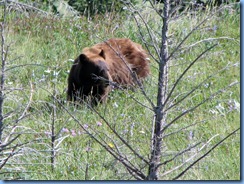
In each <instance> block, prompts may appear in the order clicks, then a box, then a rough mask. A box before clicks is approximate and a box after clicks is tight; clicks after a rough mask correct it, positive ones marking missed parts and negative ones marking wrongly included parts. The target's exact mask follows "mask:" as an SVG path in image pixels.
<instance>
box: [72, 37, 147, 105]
mask: <svg viewBox="0 0 244 184" xmlns="http://www.w3.org/2000/svg"><path fill="white" fill-rule="evenodd" d="M149 73H150V68H149V58H148V55H147V53H146V51H145V50H144V49H143V48H142V46H141V45H140V44H137V43H135V42H132V41H131V40H130V39H125V38H113V39H109V40H107V41H105V42H103V43H98V44H96V45H94V46H92V47H89V48H84V49H83V50H82V54H80V56H79V57H78V58H76V59H75V61H74V64H73V65H72V67H71V70H70V73H69V77H68V91H67V100H69V101H82V100H85V99H87V98H88V97H91V100H92V102H93V103H95V104H97V102H105V101H106V97H107V95H108V93H109V91H110V90H111V87H114V86H119V87H129V86H135V85H136V84H137V81H140V80H142V79H144V78H145V77H147V76H148V75H149Z"/></svg>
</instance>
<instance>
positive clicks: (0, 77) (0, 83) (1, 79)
mask: <svg viewBox="0 0 244 184" xmlns="http://www.w3.org/2000/svg"><path fill="white" fill-rule="evenodd" d="M6 6H7V1H5V2H4V10H3V17H2V19H3V21H2V22H1V74H0V144H1V142H2V131H3V102H4V92H3V91H4V83H5V62H6V57H7V51H5V49H4V47H5V37H4V29H5V20H6Z"/></svg>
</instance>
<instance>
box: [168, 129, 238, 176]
mask: <svg viewBox="0 0 244 184" xmlns="http://www.w3.org/2000/svg"><path fill="white" fill-rule="evenodd" d="M239 130H240V128H237V129H236V130H234V131H233V132H231V133H230V134H229V135H227V136H226V137H225V138H223V139H222V140H221V141H219V142H218V143H217V144H215V145H214V146H213V147H212V148H211V149H209V151H207V152H206V153H205V154H203V155H202V156H201V157H200V158H198V159H197V160H195V161H194V162H193V163H192V164H190V165H189V166H188V167H187V168H186V169H185V170H184V171H182V172H181V173H180V174H178V175H177V176H176V177H174V178H173V180H177V179H179V178H180V177H181V176H183V175H184V174H185V173H186V172H187V171H188V170H189V169H191V168H192V167H193V166H194V165H195V164H196V163H198V162H199V161H200V160H202V159H203V158H205V157H206V156H207V155H208V154H209V153H211V152H212V151H213V150H214V149H215V148H217V147H218V146H219V145H220V144H221V143H223V142H224V141H225V140H226V139H228V138H229V137H231V136H232V135H234V134H235V133H236V132H237V131H239Z"/></svg>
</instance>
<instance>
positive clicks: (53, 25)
mask: <svg viewBox="0 0 244 184" xmlns="http://www.w3.org/2000/svg"><path fill="white" fill-rule="evenodd" d="M148 11H149V10H148V9H146V8H145V9H144V10H143V11H141V14H142V16H144V17H146V18H145V19H146V20H147V21H148V23H149V25H150V26H151V27H152V28H153V29H155V30H153V31H154V32H153V33H154V34H155V35H156V38H157V41H158V42H159V43H160V40H161V39H160V35H157V34H156V33H157V32H158V33H160V31H159V29H160V26H161V25H162V21H161V20H160V19H159V17H157V16H156V15H155V14H153V13H151V14H148ZM206 14H207V12H205V13H201V14H199V15H196V16H190V15H184V16H181V17H180V18H179V19H176V20H172V21H171V22H170V27H169V35H170V37H169V40H170V42H169V43H170V44H169V51H170V52H171V51H172V50H173V49H174V48H175V47H176V45H178V44H179V43H180V41H181V40H182V39H183V38H184V37H185V36H186V35H187V34H188V33H189V32H190V31H191V30H192V28H193V27H194V26H195V25H197V23H199V22H200V21H201V20H203V19H204V17H205V16H206ZM107 19H110V20H111V21H106V22H105V23H104V18H103V16H96V17H94V18H93V19H92V20H89V21H88V20H87V19H86V18H82V17H81V18H78V19H73V20H72V21H71V20H70V19H65V18H63V19H62V18H53V17H48V18H44V17H39V16H35V15H32V16H31V17H30V18H27V17H18V16H17V17H15V16H14V15H11V17H9V19H8V28H7V30H8V31H7V35H6V39H7V41H8V43H10V42H13V44H12V45H11V47H10V48H11V52H10V55H9V63H8V66H7V67H8V68H11V67H15V66H18V65H21V66H20V67H17V68H13V69H11V70H9V71H8V73H7V79H6V85H7V87H14V88H21V89H22V90H17V91H14V92H12V93H10V94H9V95H8V98H6V99H5V104H4V105H5V109H4V111H5V112H8V111H10V110H14V109H16V108H18V109H19V110H18V111H17V115H18V114H19V113H21V112H22V109H23V108H24V107H25V104H27V102H28V99H29V97H30V94H31V93H32V95H33V96H32V101H31V104H30V107H29V109H28V113H29V114H30V116H28V117H27V118H25V119H24V120H23V121H21V122H20V125H21V126H22V127H25V128H22V129H21V127H20V128H19V131H24V132H25V133H24V134H23V135H22V136H21V138H20V139H19V140H18V141H20V142H24V141H28V140H36V139H38V141H35V142H33V143H32V144H28V146H26V147H25V149H24V150H23V154H21V155H19V157H16V158H15V157H14V158H13V159H11V160H10V161H9V163H8V165H7V166H6V170H10V168H12V170H14V171H16V172H13V173H12V174H5V175H2V176H1V178H2V179H9V178H10V179H11V178H13V179H15V178H22V179H27V180H30V179H34V180H46V179H48V180H84V179H89V180H111V179H133V178H131V177H130V176H129V175H128V173H127V171H126V169H125V168H124V167H123V165H122V164H120V163H119V162H118V161H116V160H115V159H114V158H113V157H112V156H111V155H110V154H109V153H107V152H106V151H105V150H104V149H103V148H102V147H101V146H100V145H99V144H98V143H96V142H95V141H94V140H93V139H91V138H90V137H89V136H88V135H87V134H86V133H85V132H84V131H83V130H82V128H81V127H80V126H79V125H78V124H77V122H76V121H75V120H74V119H72V118H71V116H70V114H69V113H67V112H66V110H64V108H65V109H67V110H68V111H69V112H70V113H71V114H72V115H73V116H74V117H75V118H76V119H78V120H79V123H80V124H82V125H86V126H88V128H89V129H91V130H92V129H93V130H95V131H92V132H93V133H95V132H96V134H95V135H96V136H100V139H103V140H104V141H105V142H106V143H107V144H110V145H114V144H117V145H119V146H120V150H121V151H122V152H123V153H124V154H126V155H127V157H128V158H130V159H131V161H132V162H133V163H134V164H135V165H137V166H140V167H141V166H143V165H141V161H140V160H139V159H138V158H135V156H134V155H133V153H131V152H130V151H129V150H128V148H126V147H125V146H124V145H123V144H122V143H121V141H119V140H118V138H117V137H116V136H115V135H114V134H113V133H112V132H111V130H110V129H109V128H108V127H107V126H106V123H105V122H104V121H103V120H102V119H101V118H100V117H99V116H98V115H96V113H95V112H93V111H92V110H90V109H89V108H88V107H87V106H85V105H81V106H79V107H75V106H73V105H72V104H69V103H66V94H65V91H66V87H67V77H68V71H69V69H70V67H71V65H72V62H71V61H70V60H72V59H74V58H75V57H77V55H78V54H80V52H81V50H82V48H83V47H86V46H91V45H93V44H95V43H98V42H101V41H102V40H103V39H108V38H110V37H127V38H130V39H132V40H134V41H136V42H139V43H142V44H143V42H142V41H141V39H140V34H139V32H138V28H137V26H136V24H135V22H134V20H133V19H132V18H128V19H126V18H121V17H120V16H119V15H117V14H116V13H112V14H110V15H108V17H107ZM117 24H118V25H119V28H118V29H117V30H116V31H114V33H113V34H112V33H111V32H112V30H113V29H114V27H115V26H116V25H117ZM213 28H216V29H213ZM141 31H142V33H143V35H144V37H145V40H147V41H149V40H150V36H149V35H148V34H147V32H146V29H145V28H144V27H142V30H141ZM239 31H240V14H239V13H238V12H235V11H230V12H222V13H221V14H216V15H215V16H213V17H212V18H211V19H209V20H208V21H206V23H205V24H204V25H202V26H201V28H200V29H199V30H196V31H195V32H194V33H193V34H192V35H191V36H190V37H189V39H188V40H187V41H186V42H185V43H184V44H183V46H182V48H180V51H178V52H176V54H175V56H174V57H173V58H172V60H171V63H170V65H171V67H170V78H169V87H172V85H173V83H174V82H175V81H176V80H177V78H178V77H179V76H180V74H181V73H182V72H183V71H184V70H185V68H186V67H187V66H188V65H189V64H190V63H191V62H192V61H193V60H194V59H195V58H196V57H197V56H198V55H199V54H200V53H201V52H203V51H204V50H205V49H207V48H209V47H210V46H211V45H213V44H214V43H218V46H216V47H215V48H213V49H212V50H211V51H209V52H208V53H207V54H205V55H203V57H201V59H200V60H199V61H197V62H196V64H194V66H193V67H192V68H191V69H190V70H189V71H188V72H187V73H186V75H185V76H184V77H183V78H182V80H181V81H180V82H179V85H178V86H177V87H176V89H175V91H174V92H173V94H172V98H171V99H170V102H177V101H178V100H179V99H180V98H181V97H183V96H184V95H185V94H186V93H187V92H189V91H190V90H192V89H193V88H194V87H195V86H197V85H198V84H199V83H200V82H202V81H203V80H205V79H206V78H207V77H208V76H211V75H213V77H211V78H210V79H209V80H207V81H206V82H204V85H202V86H201V87H199V88H198V89H197V90H196V91H195V92H194V93H193V94H191V95H190V96H189V97H188V98H187V99H186V100H184V101H183V102H182V103H180V104H179V105H178V106H176V107H174V108H172V109H170V111H169V114H168V121H171V120H173V119H174V118H176V117H177V116H178V115H179V114H180V113H182V112H183V111H184V110H187V109H189V108H190V107H192V106H195V105H197V104H198V103H201V101H202V100H204V99H205V98H207V97H209V95H211V94H212V93H215V92H217V91H218V90H220V89H222V88H224V87H225V86H226V85H229V84H230V83H232V82H235V81H239V79H240V68H239V64H240V50H239V45H240V32H239ZM217 37H228V38H227V39H226V38H225V39H219V40H213V41H208V42H201V43H199V44H198V45H196V46H194V47H192V48H187V46H189V45H192V44H194V43H196V42H197V41H200V40H203V39H207V38H217ZM184 47H185V48H184ZM149 49H150V52H151V53H152V54H153V55H154V56H155V57H156V53H155V51H154V50H153V48H152V47H149ZM16 57H20V58H18V59H16V60H13V59H15V58H16ZM235 63H236V64H235ZM233 64H235V65H234V66H233ZM22 65H23V66H22ZM226 66H228V67H227V69H225V70H223V71H222V72H219V73H218V71H219V70H221V69H223V68H225V67H226ZM157 68H158V66H157V64H156V62H155V61H153V60H152V62H151V70H152V74H151V76H150V77H149V78H148V79H147V80H146V81H145V83H144V84H145V91H146V92H147V94H148V96H149V98H150V99H151V100H152V101H153V102H156V96H157V77H158V76H157V75H158V74H157V72H158V69H157ZM30 84H32V89H31V86H30ZM31 91H32V92H31ZM52 95H55V96H56V97H57V99H59V100H60V101H62V104H59V103H58V102H56V101H55V100H53V98H52ZM131 96H133V97H134V98H135V99H137V100H138V101H140V102H141V103H143V104H145V105H147V106H149V103H148V102H147V100H146V99H145V98H144V96H143V95H142V94H141V93H140V91H139V90H135V91H134V92H133V91H113V92H111V93H110V94H109V99H108V103H107V104H105V105H99V106H98V107H96V110H97V111H98V112H99V113H100V114H101V115H103V116H104V117H105V119H106V120H107V121H108V122H110V124H111V126H112V127H113V128H115V129H116V130H117V131H118V133H119V135H121V136H122V137H123V138H124V139H125V140H126V141H127V142H128V143H129V144H130V145H131V146H132V147H133V148H134V149H135V150H136V151H138V153H140V154H141V155H143V156H144V157H145V158H148V155H149V154H150V138H151V129H152V121H153V112H152V111H150V110H149V109H146V108H144V107H143V106H140V105H139V104H137V103H135V101H134V100H133V99H132V98H131ZM238 104H240V87H239V85H236V86H234V87H232V88H230V89H229V90H227V91H225V92H224V93H221V94H220V95H218V96H216V97H215V98H213V99H212V100H209V101H207V103H205V104H203V105H202V106H200V107H199V108H197V109H196V110H195V111H193V112H190V113H189V114H187V115H186V116H184V117H182V118H181V119H179V120H178V121H177V122H176V123H174V124H173V125H172V126H171V127H170V129H168V130H167V131H166V134H168V133H171V132H175V131H177V130H179V129H181V128H183V127H186V126H188V125H190V124H192V123H197V124H196V125H195V126H192V127H189V128H187V129H183V130H182V131H180V132H179V133H177V134H173V135H170V136H168V137H166V138H165V139H164V143H163V157H162V161H165V160H167V159H169V158H170V155H171V154H174V153H177V152H178V151H180V150H182V149H185V148H187V147H188V146H189V145H191V144H195V143H197V142H198V141H203V143H205V142H207V141H208V140H209V139H210V138H212V137H214V138H213V140H212V141H211V142H210V143H209V145H208V146H207V149H209V148H210V147H211V146H213V145H214V144H215V143H217V142H218V141H219V140H221V138H223V137H225V136H226V135H227V134H228V133H230V132H231V131H233V130H234V129H236V128H238V127H240V109H239V108H238ZM54 107H55V108H54ZM63 107H64V108H63ZM54 112H55V113H54ZM11 118H12V119H14V118H16V116H13V117H11ZM11 118H10V119H7V120H6V121H9V122H11V120H12V119H11ZM53 122H54V123H55V132H56V133H58V132H59V131H61V130H62V129H63V128H67V129H68V130H69V131H70V132H60V133H59V134H58V138H59V139H58V140H57V141H56V142H55V144H56V145H57V144H59V143H60V144H59V146H58V147H57V151H56V156H55V165H54V170H52V168H51V162H50V160H51V157H50V156H51V154H50V148H51V147H50V146H51V138H50V135H48V133H49V132H51V124H52V123H53ZM98 122H101V123H102V125H101V126H98V125H97V123H98ZM23 129H24V130H23ZM71 130H72V131H75V133H76V135H75V136H73V135H72V134H71ZM191 133H193V135H194V136H193V137H191V138H189V136H190V134H191ZM62 138H63V140H62ZM61 140H62V141H61ZM207 149H203V152H206V151H207ZM196 151H197V150H196V149H195V150H191V152H189V153H185V154H183V155H182V156H180V157H179V158H177V159H175V160H174V161H173V162H170V163H169V164H167V165H165V166H164V169H162V170H161V173H160V174H161V175H162V174H163V173H164V172H165V171H168V170H171V169H172V168H174V167H175V166H177V165H179V164H181V163H182V162H183V161H184V160H185V159H186V158H187V157H189V156H191V155H193V154H194V153H196ZM14 164H15V165H14ZM16 166H17V167H16ZM86 168H88V172H87V175H86ZM4 169H5V168H3V170H4ZM142 170H143V172H144V173H147V167H146V168H143V169H142ZM181 170H182V169H179V170H178V171H174V172H171V173H169V174H168V175H165V176H162V177H161V178H160V179H171V178H173V177H174V176H175V175H176V173H177V172H179V171H181ZM181 179H185V180H239V179H240V134H239V133H238V134H236V135H235V136H232V137H231V138H230V139H228V140H227V141H225V142H224V143H223V144H221V145H220V146H219V147H218V148H217V149H216V150H214V151H213V152H211V154H210V155H209V156H207V157H206V158H205V159H203V160H202V161H201V162H199V163H198V164H197V165H195V166H194V167H193V168H192V169H191V170H189V171H188V172H187V173H186V174H185V175H184V176H183V177H182V178H181Z"/></svg>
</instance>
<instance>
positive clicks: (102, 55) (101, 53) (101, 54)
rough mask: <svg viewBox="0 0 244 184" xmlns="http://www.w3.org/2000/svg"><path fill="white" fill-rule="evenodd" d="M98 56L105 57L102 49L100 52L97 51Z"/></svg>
mask: <svg viewBox="0 0 244 184" xmlns="http://www.w3.org/2000/svg"><path fill="white" fill-rule="evenodd" d="M99 56H101V57H103V58H104V59H105V53H104V50H103V49H102V50H101V52H100V53H99Z"/></svg>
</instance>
